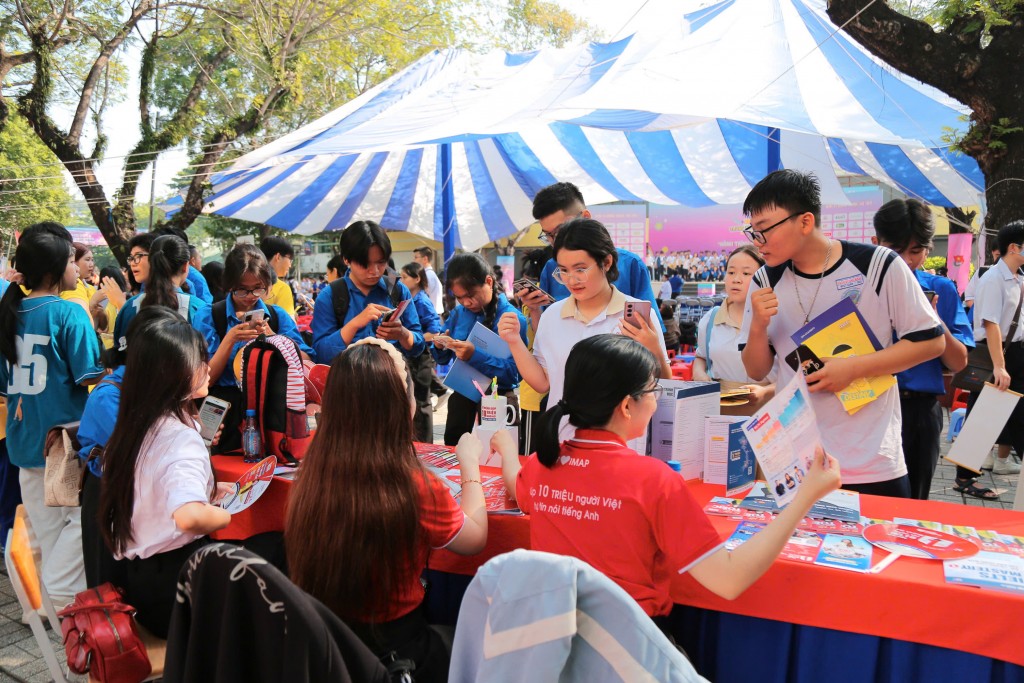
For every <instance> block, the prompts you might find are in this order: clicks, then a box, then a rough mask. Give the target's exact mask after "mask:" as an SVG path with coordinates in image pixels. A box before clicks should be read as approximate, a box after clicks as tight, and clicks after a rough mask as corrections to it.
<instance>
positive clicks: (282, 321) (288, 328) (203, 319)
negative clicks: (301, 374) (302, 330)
mask: <svg viewBox="0 0 1024 683" xmlns="http://www.w3.org/2000/svg"><path fill="white" fill-rule="evenodd" d="M224 303H225V306H226V309H225V313H226V314H227V324H228V327H227V329H228V330H230V329H231V328H233V327H235V326H236V325H241V324H242V323H243V321H241V320H239V319H238V317H237V316H236V313H235V302H234V301H233V300H232V298H231V296H230V295H228V296H227V297H225V299H224ZM256 305H257V306H259V308H260V309H261V310H263V312H264V315H265V316H266V318H265V319H266V320H268V321H269V320H270V315H269V314H270V307H268V306H267V304H266V303H265V302H263V301H257V302H256ZM274 313H276V314H277V330H275V331H276V332H277V334H281V335H284V336H285V337H288V338H289V339H291V340H292V341H294V342H295V343H296V344H298V345H299V349H300V350H302V351H303V352H304V353H305V354H306V355H307V356H309V357H310V358H311V359H313V360H314V361H315V360H316V354H315V353H314V352H313V349H311V348H309V346H308V345H307V344H306V342H305V340H303V339H302V335H301V334H299V328H298V327H296V325H295V321H294V320H292V317H291V316H290V315H288V313H287V311H285V310H284V309H283V308H281V307H280V306H274ZM192 324H193V325H195V327H196V329H197V330H199V331H200V332H202V333H203V336H204V337H206V338H207V339H212V341H210V342H208V343H209V345H210V357H211V358H212V357H213V354H215V353H216V352H217V349H218V348H220V344H221V341H222V340H221V338H220V335H218V334H217V329H216V327H215V326H214V324H213V307H211V306H204V307H203V308H201V309H199V311H197V312H196V317H195V320H194V322H193V323H192ZM245 344H246V342H236V343H235V347H234V349H233V350H232V351H231V358H230V359H229V361H228V364H227V366H226V367H225V368H224V372H223V373H222V374H221V376H220V378H219V379H218V380H217V382H216V385H217V386H219V387H228V386H238V379H237V378H236V377H235V367H234V358H235V356H236V355H237V354H238V352H239V351H241V350H242V347H243V346H245Z"/></svg>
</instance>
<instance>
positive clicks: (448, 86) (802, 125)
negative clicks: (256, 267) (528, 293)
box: [205, 0, 984, 255]
mask: <svg viewBox="0 0 1024 683" xmlns="http://www.w3.org/2000/svg"><path fill="white" fill-rule="evenodd" d="M695 4H696V3H693V2H688V3H681V5H682V6H683V7H684V9H685V8H690V9H692V10H693V11H690V12H685V11H684V12H682V13H681V14H680V15H679V16H678V17H677V20H676V21H674V22H673V21H666V22H664V23H663V24H662V26H663V28H661V29H659V30H657V31H647V32H639V33H636V34H633V35H631V36H629V37H627V38H624V39H622V40H619V41H615V42H612V43H605V44H601V43H591V44H588V45H584V46H580V47H575V48H567V49H545V50H538V51H534V52H527V53H517V54H508V53H505V52H491V53H488V54H483V55H480V54H473V53H469V52H465V51H462V50H440V51H435V52H433V53H431V54H429V55H427V56H425V57H424V58H422V59H421V60H419V61H418V62H416V63H415V64H413V65H412V66H410V67H408V68H407V69H405V70H404V71H402V72H400V73H398V74H396V75H395V76H393V77H392V78H390V79H388V80H387V81H385V82H384V83H382V84H380V85H378V86H377V87H375V88H373V89H371V90H369V91H367V92H366V93H364V94H363V95H361V96H359V97H358V98H356V99H354V100H352V101H351V102H349V103H347V104H346V105H344V106H342V107H340V108H339V109H337V110H335V111H333V112H330V113H329V114H327V115H325V116H323V117H322V118H320V119H319V120H317V121H315V122H313V123H310V124H309V125H307V126H304V127H303V128H300V129H299V130H296V131H295V132H293V133H291V134H289V135H286V136H284V137H282V138H280V139H279V140H277V141H275V142H272V143H270V144H268V145H266V146H264V147H262V148H260V149H257V150H255V151H253V152H250V153H249V154H247V155H245V156H243V157H241V158H239V159H238V160H237V161H236V162H235V164H234V165H233V166H232V167H231V168H230V169H228V170H227V171H225V172H224V173H221V174H219V175H218V176H217V177H216V178H215V179H214V193H213V195H212V196H211V197H210V198H209V199H208V204H207V206H206V209H205V210H206V211H208V212H212V213H217V214H220V215H224V216H232V217H236V218H242V219H246V220H253V221H258V222H263V223H268V224H270V225H274V226H276V227H280V228H283V229H285V230H291V231H295V232H299V233H303V234H312V233H317V232H321V231H323V230H337V229H342V228H344V227H345V226H346V225H348V224H349V223H350V222H351V221H352V220H355V219H360V218H361V219H370V220H376V221H377V222H379V223H380V224H381V225H382V226H383V227H385V228H387V229H390V230H407V231H409V232H413V233H416V234H418V235H420V236H422V237H424V238H427V239H433V240H437V241H439V242H442V243H444V244H445V251H446V255H448V254H449V253H450V252H451V251H452V249H453V247H455V246H461V247H463V248H465V249H476V248H478V247H480V246H481V245H483V244H486V243H488V242H491V241H493V240H495V239H499V238H502V237H505V236H508V235H511V234H513V233H515V232H516V231H517V230H519V229H521V228H522V227H525V226H526V225H528V224H529V223H531V222H532V216H531V206H532V199H533V196H534V195H535V194H536V192H537V190H539V189H540V188H542V187H544V186H546V185H548V184H551V183H553V182H556V181H559V180H569V181H572V182H574V183H576V184H577V185H578V186H579V187H580V189H581V190H582V191H583V193H584V196H585V197H586V199H587V201H588V203H591V204H599V203H602V202H607V201H612V200H616V199H620V200H632V201H649V202H653V203H659V204H684V205H688V206H706V205H710V204H714V203H738V202H741V201H742V200H743V198H744V197H745V196H746V194H747V192H749V190H750V188H751V186H752V185H753V184H755V183H756V182H757V181H758V180H760V179H761V178H762V177H764V175H765V174H766V173H768V172H770V171H772V170H775V169H777V168H781V167H786V168H798V169H802V170H808V171H814V172H815V173H816V174H817V175H818V177H819V179H820V180H821V183H822V189H823V200H824V201H825V202H829V203H845V202H846V198H845V195H844V194H843V192H842V189H841V187H840V182H839V177H841V176H843V175H848V174H863V175H868V176H871V177H873V178H876V179H877V180H879V181H881V182H884V183H887V184H889V185H891V186H893V187H896V188H897V189H899V190H901V191H902V192H904V193H906V194H908V195H910V196H913V197H919V198H921V199H922V200H924V201H927V202H929V203H932V204H937V205H945V206H962V205H968V204H977V203H978V201H979V196H980V194H981V192H982V188H983V184H984V183H983V178H982V175H981V173H980V171H979V169H978V167H977V165H976V164H975V162H974V161H973V160H972V159H970V158H969V157H965V156H963V155H959V154H956V153H953V152H951V151H950V150H949V149H948V146H946V145H944V144H943V142H942V136H943V132H944V129H946V128H954V129H955V128H958V127H962V126H963V123H962V117H963V115H964V114H966V113H967V111H968V110H967V109H966V108H965V107H964V106H963V105H960V104H959V103H957V102H955V101H953V100H951V99H949V98H948V97H946V96H945V95H943V94H942V93H940V92H939V91H937V90H935V89H933V88H930V87H928V86H925V85H923V84H921V83H919V82H917V81H914V80H913V79H911V78H909V77H907V76H904V75H902V74H899V73H897V72H894V71H893V70H892V69H891V68H890V67H888V66H887V65H885V64H883V63H881V62H880V61H878V60H877V59H875V58H874V57H872V56H871V55H869V54H868V53H867V52H866V51H865V50H863V49H862V48H861V47H860V46H859V45H857V44H856V43H855V42H854V41H853V40H852V39H850V38H849V37H848V36H846V35H845V34H843V33H842V32H841V31H839V30H838V29H837V28H836V27H834V26H833V25H832V24H831V23H830V22H829V20H828V18H827V16H826V15H825V13H824V3H823V2H822V1H821V0H724V1H722V2H718V3H716V4H713V5H711V6H708V7H703V8H700V7H695Z"/></svg>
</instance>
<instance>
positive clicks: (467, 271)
mask: <svg viewBox="0 0 1024 683" xmlns="http://www.w3.org/2000/svg"><path fill="white" fill-rule="evenodd" d="M487 278H491V283H492V285H491V287H492V289H491V302H490V303H489V304H487V305H486V306H484V321H483V326H484V327H486V328H487V329H492V328H493V327H494V320H495V318H497V316H498V294H499V293H500V292H501V291H502V287H501V283H499V282H498V278H497V277H495V275H494V270H493V269H491V264H489V263H488V262H487V261H485V260H484V257H483V256H481V255H480V254H456V255H455V256H452V258H451V260H450V261H448V266H447V268H445V281H446V282H447V287H446V289H451V286H452V284H454V283H458V285H459V286H460V287H462V288H463V289H466V290H469V289H473V288H476V287H484V286H486V285H487Z"/></svg>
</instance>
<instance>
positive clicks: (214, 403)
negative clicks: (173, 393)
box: [199, 311, 262, 446]
mask: <svg viewBox="0 0 1024 683" xmlns="http://www.w3.org/2000/svg"><path fill="white" fill-rule="evenodd" d="M261 313H262V311H261ZM230 407H231V404H230V403H228V402H227V401H224V400H222V399H219V398H217V397H216V396H207V397H206V399H205V400H203V407H202V408H200V409H199V424H200V427H201V429H200V430H199V433H200V435H202V437H203V441H205V442H206V445H207V446H210V444H211V443H213V437H215V436H216V435H217V430H218V429H220V423H221V422H223V421H224V416H225V415H227V412H228V409H229V408H230Z"/></svg>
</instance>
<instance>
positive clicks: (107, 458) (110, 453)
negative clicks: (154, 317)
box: [99, 237, 233, 638]
mask: <svg viewBox="0 0 1024 683" xmlns="http://www.w3.org/2000/svg"><path fill="white" fill-rule="evenodd" d="M160 239H177V238H173V237H164V238H160ZM157 241H159V240H157ZM141 342H142V343H134V344H131V345H130V346H129V347H128V357H127V361H126V363H125V372H124V381H123V382H122V384H121V402H120V406H119V408H118V413H117V421H116V422H115V424H114V431H113V433H112V434H111V435H110V441H109V442H108V443H107V446H106V449H105V450H104V452H103V458H102V465H103V476H102V478H101V485H100V503H99V520H100V531H101V533H102V534H103V538H104V540H105V541H106V544H107V547H108V548H109V549H110V551H111V552H112V553H113V554H114V558H115V559H116V560H124V561H122V562H118V563H117V565H116V567H115V569H114V571H113V572H112V574H113V576H111V577H110V580H111V581H112V582H113V583H114V585H117V586H120V587H121V588H123V589H124V590H125V596H124V599H125V602H126V603H128V604H130V605H132V606H134V607H135V609H136V610H137V612H136V615H135V618H136V619H138V621H139V623H140V624H142V625H143V626H145V627H146V628H147V629H149V630H150V631H152V633H153V634H154V635H156V636H157V637H159V638H166V637H167V628H168V625H169V624H170V619H171V608H172V607H173V606H174V596H175V593H176V591H177V583H178V571H179V570H180V569H181V566H182V564H184V562H185V560H186V559H188V556H189V555H191V554H192V553H193V552H194V551H195V550H196V549H197V548H199V547H200V546H201V545H203V544H204V543H205V542H206V535H207V534H209V533H211V532H213V531H216V530H218V529H223V528H224V527H226V526H227V525H228V524H229V523H230V521H231V515H230V514H229V513H228V512H227V510H224V509H222V508H220V507H218V506H216V505H214V504H213V503H214V502H215V501H216V500H218V499H219V498H220V497H221V496H222V495H223V493H224V492H226V491H228V490H231V488H233V487H232V486H231V485H225V486H222V487H218V486H216V485H215V481H214V478H213V470H212V467H211V465H210V454H209V452H208V451H207V450H206V444H205V443H203V437H202V436H201V435H200V433H199V424H198V423H197V422H196V415H195V403H194V400H195V399H198V398H203V397H205V396H206V395H207V392H208V387H209V381H210V369H209V367H208V366H207V365H206V342H204V341H203V337H202V335H200V334H199V332H197V331H196V330H195V329H194V328H193V327H192V326H190V325H189V324H188V323H186V322H185V321H184V320H181V319H179V318H176V319H174V320H167V321H165V322H163V323H162V324H160V325H154V326H152V327H151V328H149V329H148V330H147V334H146V337H145V339H142V340H141ZM154 368H159V372H154Z"/></svg>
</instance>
